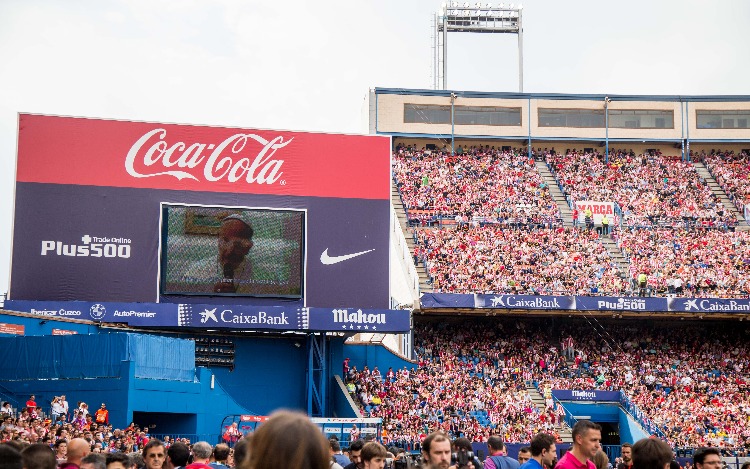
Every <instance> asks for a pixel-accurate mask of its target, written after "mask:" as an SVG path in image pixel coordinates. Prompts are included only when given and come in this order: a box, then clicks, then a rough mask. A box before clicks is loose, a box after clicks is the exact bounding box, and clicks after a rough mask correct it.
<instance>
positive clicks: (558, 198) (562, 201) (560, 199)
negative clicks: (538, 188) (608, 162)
mask: <svg viewBox="0 0 750 469" xmlns="http://www.w3.org/2000/svg"><path fill="white" fill-rule="evenodd" d="M534 165H535V166H536V169H537V171H539V175H540V176H541V177H542V181H544V182H545V183H546V184H547V186H548V187H549V193H550V195H551V196H552V199H553V200H554V201H555V202H556V203H557V208H558V209H560V215H561V216H562V219H563V226H569V227H572V226H573V211H572V210H571V209H570V206H569V205H568V200H567V199H566V198H565V194H563V193H562V191H561V190H560V187H559V186H558V185H557V181H555V176H554V175H553V174H552V172H551V171H550V170H549V168H548V167H547V163H545V162H544V161H541V160H535V161H534Z"/></svg>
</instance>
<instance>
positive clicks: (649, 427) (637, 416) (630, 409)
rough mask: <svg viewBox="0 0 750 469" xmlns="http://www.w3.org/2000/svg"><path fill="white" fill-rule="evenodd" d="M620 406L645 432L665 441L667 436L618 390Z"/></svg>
mask: <svg viewBox="0 0 750 469" xmlns="http://www.w3.org/2000/svg"><path fill="white" fill-rule="evenodd" d="M620 406H621V407H622V409H623V410H624V411H625V412H627V414H628V415H630V416H631V417H633V419H634V420H635V421H636V422H638V423H639V424H640V425H641V426H642V427H643V428H644V429H646V431H648V432H649V433H650V434H652V435H656V436H658V437H659V438H661V439H663V440H666V439H667V436H666V435H665V434H664V432H663V431H662V430H661V429H660V428H659V427H658V425H656V424H655V423H654V422H653V421H652V420H651V419H650V418H649V417H648V416H647V415H646V414H645V412H643V411H642V410H641V409H640V408H638V406H637V405H635V404H633V402H632V401H631V400H630V399H628V396H626V395H625V393H624V392H623V391H622V390H620Z"/></svg>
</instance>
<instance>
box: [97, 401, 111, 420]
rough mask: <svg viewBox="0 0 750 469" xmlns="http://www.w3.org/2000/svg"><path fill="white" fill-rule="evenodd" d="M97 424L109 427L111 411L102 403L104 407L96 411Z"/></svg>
mask: <svg viewBox="0 0 750 469" xmlns="http://www.w3.org/2000/svg"><path fill="white" fill-rule="evenodd" d="M95 415H96V423H98V424H105V425H109V411H108V410H107V405H106V404H105V403H103V402H102V406H101V407H100V408H99V410H97V411H96V414H95Z"/></svg>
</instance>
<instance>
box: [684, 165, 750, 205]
mask: <svg viewBox="0 0 750 469" xmlns="http://www.w3.org/2000/svg"><path fill="white" fill-rule="evenodd" d="M694 157H695V158H697V159H700V160H702V161H703V163H704V164H705V165H706V168H708V170H709V171H710V172H711V175H712V176H713V177H714V179H716V182H717V183H718V184H719V186H721V188H722V189H723V190H724V192H726V194H727V197H729V200H731V201H732V203H734V204H735V206H736V207H737V209H738V210H739V211H740V212H743V211H744V209H745V205H746V204H747V203H750V155H748V154H746V153H745V152H740V153H739V154H735V153H734V152H733V151H722V150H719V151H716V150H712V151H711V152H709V153H708V154H706V152H701V153H700V154H696V155H694Z"/></svg>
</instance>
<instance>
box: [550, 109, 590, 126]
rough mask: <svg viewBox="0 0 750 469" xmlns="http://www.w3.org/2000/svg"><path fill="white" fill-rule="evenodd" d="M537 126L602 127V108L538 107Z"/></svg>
mask: <svg viewBox="0 0 750 469" xmlns="http://www.w3.org/2000/svg"><path fill="white" fill-rule="evenodd" d="M538 114H539V127H582V128H604V109H602V110H599V109H554V108H539V111H538Z"/></svg>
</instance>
